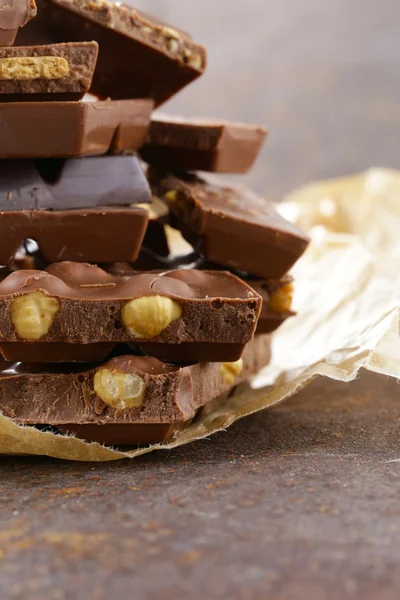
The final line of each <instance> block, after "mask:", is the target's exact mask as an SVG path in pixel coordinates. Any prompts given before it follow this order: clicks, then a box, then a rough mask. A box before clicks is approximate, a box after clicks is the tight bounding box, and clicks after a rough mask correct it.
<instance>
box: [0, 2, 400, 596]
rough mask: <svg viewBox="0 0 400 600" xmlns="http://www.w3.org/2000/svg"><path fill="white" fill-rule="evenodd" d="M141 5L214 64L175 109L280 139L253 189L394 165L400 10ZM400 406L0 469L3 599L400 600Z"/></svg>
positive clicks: (350, 405)
mask: <svg viewBox="0 0 400 600" xmlns="http://www.w3.org/2000/svg"><path fill="white" fill-rule="evenodd" d="M140 5H141V6H142V7H144V8H146V10H148V11H153V12H157V13H158V14H160V16H163V17H165V19H167V20H169V21H170V22H171V23H172V24H176V25H177V26H181V27H182V28H186V29H187V30H189V31H192V32H193V35H194V36H195V37H196V38H197V39H198V40H200V41H203V42H204V43H205V44H206V45H208V47H209V50H210V66H209V70H208V73H207V74H206V75H205V77H204V78H203V79H202V80H200V81H198V82H197V83H196V84H194V85H192V86H191V88H189V89H187V90H186V91H185V92H183V93H182V94H181V96H180V97H178V98H176V100H174V101H173V102H171V106H170V108H171V111H172V110H174V111H175V112H181V113H184V114H187V115H190V114H203V115H215V116H220V117H229V118H233V119H242V120H249V121H255V122H257V121H261V122H263V123H265V124H266V125H267V126H268V127H269V128H270V129H271V137H270V139H269V141H268V143H267V145H266V147H265V151H264V154H263V156H262V158H261V159H260V160H259V162H258V164H257V168H256V169H255V171H254V173H252V174H251V175H250V177H249V180H250V181H252V182H253V183H254V185H255V186H256V187H257V189H259V190H260V191H264V192H269V193H270V194H271V195H272V196H273V197H274V198H278V197H280V195H282V194H283V193H284V192H286V191H287V190H289V189H291V188H293V187H294V186H296V185H297V184H301V183H304V182H306V181H308V180H310V179H312V178H317V177H322V176H331V175H337V174H343V173H349V172H353V171H356V170H359V169H363V168H366V167H368V166H371V165H384V166H394V167H396V166H398V163H399V151H398V140H399V139H400V103H399V92H400V83H399V73H400V68H399V67H400V41H399V40H400V35H399V34H400V4H399V2H398V1H397V0H336V1H335V2H327V1H326V0H280V2H276V1H274V2H272V1H271V0H248V1H247V2H239V1H238V0H236V1H233V0H180V1H178V0H175V1H174V0H169V1H163V0H158V1H157V0H142V1H141V2H140ZM399 389H400V388H399V385H398V383H396V382H395V381H393V380H387V379H386V378H384V377H382V376H378V375H371V374H363V375H362V376H361V377H360V379H359V380H358V381H356V382H355V383H353V384H350V385H344V384H339V383H334V382H331V381H324V380H318V381H316V382H314V383H313V385H311V386H310V387H309V388H306V389H305V390H303V392H302V393H301V394H299V395H298V396H297V397H295V398H293V399H292V400H291V401H289V402H287V403H285V404H283V405H282V406H280V407H277V408H273V409H271V410H269V411H266V412H264V413H262V414H258V415H255V416H253V417H250V418H248V419H246V420H244V421H241V422H240V423H237V424H235V425H234V426H233V427H231V428H230V429H229V430H228V431H227V432H226V433H220V434H218V435H215V436H213V437H212V438H210V439H209V440H204V441H201V442H199V443H196V444H193V445H191V446H188V447H184V448H181V449H177V450H175V451H172V452H168V453H166V452H162V453H156V454H152V455H149V456H145V457H143V458H141V459H139V460H137V461H135V462H129V461H122V462H118V463H112V464H103V465H98V464H70V463H66V462H57V461H54V460H50V459H34V458H29V459H27V458H21V457H16V458H2V459H0V460H1V467H2V470H1V475H2V477H1V479H0V491H1V493H0V598H1V599H2V600H3V599H9V598H10V599H16V600H25V599H28V600H48V599H51V600H65V599H67V600H69V599H71V600H103V599H104V600H110V599H112V600H114V599H115V600H119V599H122V598H135V600H153V599H156V598H157V599H158V598H163V599H165V600H170V599H171V600H176V599H180V598H185V599H187V598H193V599H197V598H199V599H200V598H218V599H224V600H225V599H226V598H234V599H243V600H253V599H257V600H259V599H263V598H268V599H269V600H303V599H304V600H325V599H329V600H336V599H338V600H342V599H347V598H350V599H357V600H359V599H360V600H361V599H362V600H369V599H379V600H390V599H392V598H393V600H395V599H396V600H397V599H398V597H399V586H400V574H399V569H398V565H399V560H400V549H399V544H400V542H399V540H400V502H399V499H400V448H399V418H400V408H399V406H400V405H399Z"/></svg>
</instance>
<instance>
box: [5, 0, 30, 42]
mask: <svg viewBox="0 0 400 600" xmlns="http://www.w3.org/2000/svg"><path fill="white" fill-rule="evenodd" d="M36 12H37V9H36V4H35V0H0V46H12V44H13V43H14V41H15V38H16V35H17V33H18V30H19V28H20V27H23V26H24V25H26V24H27V22H28V21H30V20H31V19H33V17H35V16H36Z"/></svg>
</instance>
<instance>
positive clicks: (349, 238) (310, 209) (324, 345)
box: [0, 169, 400, 461]
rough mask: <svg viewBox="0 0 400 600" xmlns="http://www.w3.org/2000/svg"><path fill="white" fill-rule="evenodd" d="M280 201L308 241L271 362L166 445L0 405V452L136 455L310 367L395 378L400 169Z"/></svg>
mask: <svg viewBox="0 0 400 600" xmlns="http://www.w3.org/2000/svg"><path fill="white" fill-rule="evenodd" d="M279 211H280V212H281V213H282V214H283V215H284V216H286V217H287V218H289V219H290V220H292V221H295V222H297V223H298V224H299V225H300V226H301V227H303V228H304V229H305V230H307V231H308V233H309V234H310V236H311V239H312V243H311V245H310V247H309V249H308V250H307V252H306V254H305V256H304V257H303V258H302V259H301V260H300V261H299V263H298V264H297V265H296V266H295V268H294V269H293V275H294V277H295V282H296V283H295V306H294V308H295V310H297V311H298V316H297V317H295V318H292V319H289V320H288V321H286V323H285V324H284V325H283V326H282V327H281V328H280V329H279V330H278V331H277V333H276V334H275V335H274V342H273V359H272V363H271V364H270V365H269V367H267V368H266V369H264V370H263V371H262V372H260V373H259V374H258V375H257V376H256V377H255V378H254V380H253V381H252V383H251V386H250V385H247V384H246V385H244V386H240V388H239V390H238V393H237V394H236V395H235V396H233V397H232V398H231V399H230V400H229V402H228V404H226V405H224V406H223V407H221V408H219V409H218V410H216V411H214V412H212V413H211V414H209V415H208V416H206V417H204V418H203V419H202V420H201V421H199V422H196V423H195V424H194V425H192V426H191V427H190V428H188V429H187V430H185V431H183V432H182V433H181V434H180V435H179V437H177V438H176V439H175V440H174V441H173V442H172V443H170V444H166V445H164V446H152V447H149V448H142V449H139V450H134V451H131V452H120V451H116V450H113V449H111V448H106V447H102V446H100V445H98V444H87V443H85V442H83V441H81V440H78V439H76V438H73V437H63V436H56V435H53V434H52V433H49V432H41V431H38V430H36V429H34V428H31V427H20V426H18V425H16V424H15V423H13V422H12V421H11V420H9V419H7V418H6V417H4V416H1V415H0V452H1V453H6V454H40V455H48V456H53V457H58V458H63V459H70V460H82V461H90V460H92V461H107V460H116V459H119V458H123V457H131V458H133V457H135V456H139V455H141V454H144V453H146V452H151V451H154V450H157V449H166V448H172V447H176V446H179V445H182V444H186V443H188V442H192V441H194V440H196V439H199V438H202V437H205V436H209V435H211V434H212V433H215V432H216V431H218V430H221V429H225V428H226V427H228V426H229V425H231V424H232V423H233V422H234V421H236V420H237V419H239V418H242V417H244V416H246V415H249V414H251V413H253V412H256V411H258V410H261V409H264V408H266V407H268V406H271V405H273V404H275V403H277V402H280V401H282V400H284V399H285V398H288V397H289V396H292V395H293V394H295V393H296V392H297V391H298V390H299V389H300V388H302V387H304V386H305V385H306V384H308V383H309V382H311V381H312V380H313V379H314V378H315V377H317V376H321V375H322V376H325V377H330V378H332V379H339V380H341V381H351V380H352V379H354V378H355V377H356V375H357V373H358V371H359V369H360V368H364V369H368V370H371V371H376V372H378V373H383V374H385V375H388V376H391V377H396V378H400V335H399V319H400V172H395V171H388V170H383V169H373V170H370V171H368V172H367V173H364V174H361V175H358V176H355V177H348V178H345V179H338V180H333V181H323V182H319V183H314V184H310V185H308V186H306V187H304V188H302V189H300V190H298V191H296V192H294V193H293V194H291V195H290V196H288V197H287V198H286V199H285V200H284V202H283V203H282V204H280V205H279ZM327 391H328V392H329V384H327ZM327 401H329V398H327Z"/></svg>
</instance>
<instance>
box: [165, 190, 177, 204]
mask: <svg viewBox="0 0 400 600" xmlns="http://www.w3.org/2000/svg"><path fill="white" fill-rule="evenodd" d="M165 199H166V200H168V202H172V203H174V202H176V201H177V200H178V190H168V192H166V194H165Z"/></svg>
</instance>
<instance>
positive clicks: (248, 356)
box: [0, 335, 270, 445]
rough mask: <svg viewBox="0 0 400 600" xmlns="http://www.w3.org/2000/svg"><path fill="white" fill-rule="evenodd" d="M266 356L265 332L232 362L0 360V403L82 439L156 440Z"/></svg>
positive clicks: (18, 416) (21, 419) (29, 420)
mask: <svg viewBox="0 0 400 600" xmlns="http://www.w3.org/2000/svg"><path fill="white" fill-rule="evenodd" d="M269 360H270V336H268V335H267V336H257V337H256V338H254V340H253V341H252V342H250V343H249V344H248V346H247V347H246V349H245V351H244V354H243V359H242V360H240V361H238V362H236V363H202V364H196V365H192V366H189V367H183V368H178V367H174V366H171V365H168V364H165V363H162V362H161V361H159V360H157V359H156V358H150V357H139V356H132V355H126V356H117V357H115V358H113V359H111V360H110V361H108V362H106V363H105V364H102V365H97V366H96V367H92V368H90V369H86V370H83V369H81V368H76V367H72V366H70V365H65V366H61V365H57V366H51V365H48V366H46V367H43V365H41V366H39V365H38V366H34V365H22V364H19V365H18V364H16V365H9V366H7V365H5V364H3V365H2V370H1V371H0V409H1V411H2V412H3V414H5V415H6V416H8V417H10V418H12V419H13V420H14V421H16V422H17V423H19V424H23V425H51V426H55V427H57V428H59V429H60V430H63V431H69V432H71V433H72V432H74V433H76V434H77V435H79V436H82V437H84V438H85V439H87V440H88V441H100V442H106V443H109V444H115V445H137V444H144V443H156V442H162V441H167V440H168V439H170V438H171V437H172V436H173V435H174V433H175V432H177V431H179V430H180V429H181V428H182V427H184V426H187V425H188V424H189V423H190V422H191V420H192V419H193V418H194V417H195V415H196V413H197V411H198V410H199V409H200V408H201V407H202V406H204V405H206V404H207V403H208V402H210V401H211V400H213V399H214V398H216V397H217V396H220V395H221V394H224V393H226V392H228V391H229V390H231V389H232V388H233V387H235V386H236V385H238V384H239V383H241V382H243V381H245V380H246V379H247V378H248V377H250V376H251V375H254V374H255V373H257V372H258V371H259V370H260V369H261V368H262V367H263V366H265V365H267V364H268V362H269ZM61 399H62V401H61Z"/></svg>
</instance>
